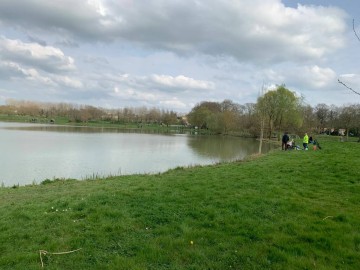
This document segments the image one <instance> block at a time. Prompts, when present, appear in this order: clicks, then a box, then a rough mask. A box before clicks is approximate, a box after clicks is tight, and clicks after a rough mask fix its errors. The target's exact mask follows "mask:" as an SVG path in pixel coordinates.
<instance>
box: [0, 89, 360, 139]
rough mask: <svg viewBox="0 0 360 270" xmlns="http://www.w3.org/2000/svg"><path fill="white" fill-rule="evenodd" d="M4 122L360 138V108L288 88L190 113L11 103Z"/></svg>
mask: <svg viewBox="0 0 360 270" xmlns="http://www.w3.org/2000/svg"><path fill="white" fill-rule="evenodd" d="M0 120H9V121H31V122H48V123H56V124H68V123H74V124H79V125H88V124H93V125H96V124H98V125H110V126H111V125H125V126H128V127H133V128H143V127H147V126H164V127H170V126H172V127H174V126H176V127H182V128H192V129H197V130H198V131H199V132H201V131H207V132H210V133H215V134H226V135H239V136H246V137H259V134H260V133H261V131H263V133H264V138H269V139H270V138H274V137H277V138H279V136H281V133H283V132H285V131H287V132H288V133H290V134H294V135H300V136H302V134H303V133H304V132H308V133H311V134H320V133H326V134H329V135H344V136H359V135H360V104H351V105H343V106H335V105H327V104H323V103H319V104H317V105H316V106H314V107H312V106H310V105H308V104H305V103H304V102H303V100H302V98H301V97H298V96H297V95H296V93H295V92H292V91H290V90H289V89H287V88H286V87H285V86H284V85H281V86H278V87H277V89H275V90H272V91H268V92H267V93H265V94H264V95H263V96H261V97H259V98H258V100H257V102H256V103H246V104H238V103H235V102H233V101H231V100H224V101H222V102H213V101H203V102H200V103H198V104H196V105H195V106H194V107H193V108H192V109H191V111H190V112H189V113H187V114H179V113H177V112H175V111H173V110H164V109H159V108H147V107H144V106H143V107H125V108H119V109H105V108H101V107H95V106H90V105H76V104H69V103H44V102H36V101H23V100H14V99H11V100H7V101H6V104H5V105H1V106H0Z"/></svg>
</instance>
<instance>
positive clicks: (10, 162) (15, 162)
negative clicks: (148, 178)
mask: <svg viewBox="0 0 360 270" xmlns="http://www.w3.org/2000/svg"><path fill="white" fill-rule="evenodd" d="M258 147H259V144H258V142H257V141H256V140H253V139H243V138H235V137H223V136H198V135H187V134H171V135H164V134H143V133H131V132H124V131H121V130H117V129H106V128H89V127H70V126H56V125H40V124H20V123H5V122H0V184H3V185H5V186H12V185H17V184H19V185H27V184H32V183H40V182H41V181H43V180H45V179H54V178H75V179H85V178H89V177H93V176H108V175H125V174H136V173H157V172H164V171H166V170H168V169H171V168H175V167H177V166H192V165H206V164H213V163H217V162H220V161H232V160H239V159H243V158H245V157H246V156H248V155H251V154H253V153H256V152H257V151H258ZM270 147H271V146H270V145H267V144H265V145H263V152H267V151H269V149H270Z"/></svg>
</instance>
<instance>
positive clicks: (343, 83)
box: [338, 19, 360, 96]
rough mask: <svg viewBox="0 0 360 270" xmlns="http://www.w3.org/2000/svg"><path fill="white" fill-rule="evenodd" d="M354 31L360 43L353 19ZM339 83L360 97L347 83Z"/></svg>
mask: <svg viewBox="0 0 360 270" xmlns="http://www.w3.org/2000/svg"><path fill="white" fill-rule="evenodd" d="M353 31H354V34H355V36H356V38H357V39H358V41H359V42H360V37H359V35H358V34H357V32H356V29H355V19H353ZM338 83H340V84H342V85H343V86H345V87H346V88H347V89H349V90H350V91H352V92H354V93H355V94H357V95H359V96H360V93H359V92H357V91H355V90H354V89H352V88H351V87H349V86H347V85H346V84H345V83H343V82H342V81H340V80H339V79H338Z"/></svg>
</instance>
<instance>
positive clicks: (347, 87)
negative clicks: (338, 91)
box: [338, 79, 360, 96]
mask: <svg viewBox="0 0 360 270" xmlns="http://www.w3.org/2000/svg"><path fill="white" fill-rule="evenodd" d="M338 83H340V84H342V85H343V86H345V87H346V88H347V89H349V90H351V91H353V92H354V93H355V94H357V95H359V96H360V93H359V92H356V91H355V90H354V89H352V88H351V87H349V86H347V85H346V84H345V83H343V82H342V81H340V80H339V79H338Z"/></svg>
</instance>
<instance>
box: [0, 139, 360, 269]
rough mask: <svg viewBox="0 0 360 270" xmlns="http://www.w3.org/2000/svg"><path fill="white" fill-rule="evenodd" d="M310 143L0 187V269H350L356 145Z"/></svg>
mask: <svg viewBox="0 0 360 270" xmlns="http://www.w3.org/2000/svg"><path fill="white" fill-rule="evenodd" d="M322 147H323V149H322V150H320V151H313V150H311V149H310V150H309V151H286V152H285V151H274V152H272V153H270V154H268V155H264V156H256V157H251V158H249V159H248V160H246V161H244V162H233V163H224V164H215V165H213V166H199V167H189V168H176V169H173V170H170V171H168V172H166V173H163V174H156V175H133V176H119V177H109V178H107V179H106V180H100V179H94V180H89V181H74V180H72V181H64V180H61V181H60V180H59V181H47V182H46V183H44V184H43V185H37V186H27V187H17V188H16V189H13V188H1V189H0V215H1V219H0V231H1V234H0V253H1V256H0V268H1V269H39V268H41V263H43V266H44V269H359V266H360V215H359V213H360V195H359V194H360V173H359V170H358V164H359V162H360V155H359V152H360V144H359V143H354V142H345V143H340V142H338V141H332V140H330V139H329V140H325V139H322ZM40 251H45V252H43V253H41V252H40ZM70 251H74V252H70ZM75 251H76V252H75ZM57 253H62V254H57Z"/></svg>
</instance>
